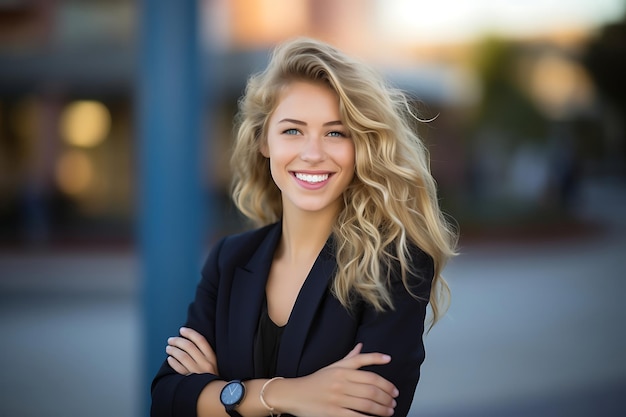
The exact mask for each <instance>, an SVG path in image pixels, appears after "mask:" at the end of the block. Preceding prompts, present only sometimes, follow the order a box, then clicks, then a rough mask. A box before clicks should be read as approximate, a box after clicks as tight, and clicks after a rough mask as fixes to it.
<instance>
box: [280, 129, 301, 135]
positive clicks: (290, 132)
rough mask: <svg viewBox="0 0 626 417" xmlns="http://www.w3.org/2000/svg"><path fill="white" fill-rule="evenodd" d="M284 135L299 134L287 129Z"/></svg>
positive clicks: (296, 130)
mask: <svg viewBox="0 0 626 417" xmlns="http://www.w3.org/2000/svg"><path fill="white" fill-rule="evenodd" d="M283 133H284V134H285V135H297V134H299V133H300V132H298V129H287V130H285V131H284V132H283Z"/></svg>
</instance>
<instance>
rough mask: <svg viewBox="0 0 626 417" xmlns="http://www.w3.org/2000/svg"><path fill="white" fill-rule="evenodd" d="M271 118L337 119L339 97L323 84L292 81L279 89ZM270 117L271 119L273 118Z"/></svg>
mask: <svg viewBox="0 0 626 417" xmlns="http://www.w3.org/2000/svg"><path fill="white" fill-rule="evenodd" d="M273 113H274V114H273V116H274V117H275V116H279V115H290V117H291V116H294V117H295V116H296V115H299V116H300V117H305V116H306V117H307V118H313V117H314V116H319V117H329V116H332V117H333V118H334V119H335V120H338V118H339V96H338V95H337V93H336V92H335V91H333V90H332V89H331V88H330V87H328V86H326V85H325V84H323V83H317V82H309V81H292V82H290V83H288V84H286V85H285V86H283V87H282V88H281V91H280V93H279V95H278V98H277V102H276V108H275V109H274V112H273ZM274 117H272V118H274Z"/></svg>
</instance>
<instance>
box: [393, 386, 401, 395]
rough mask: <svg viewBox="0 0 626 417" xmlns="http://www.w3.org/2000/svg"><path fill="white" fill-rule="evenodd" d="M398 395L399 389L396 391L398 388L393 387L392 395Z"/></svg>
mask: <svg viewBox="0 0 626 417" xmlns="http://www.w3.org/2000/svg"><path fill="white" fill-rule="evenodd" d="M398 395H400V391H398V388H395V389H394V390H393V396H394V397H397V396H398Z"/></svg>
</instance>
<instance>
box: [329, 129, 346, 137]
mask: <svg viewBox="0 0 626 417" xmlns="http://www.w3.org/2000/svg"><path fill="white" fill-rule="evenodd" d="M328 136H330V137H333V138H345V137H346V134H345V133H343V132H339V131H337V130H334V131H332V132H329V133H328Z"/></svg>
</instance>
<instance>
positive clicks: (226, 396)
mask: <svg viewBox="0 0 626 417" xmlns="http://www.w3.org/2000/svg"><path fill="white" fill-rule="evenodd" d="M242 397H243V386H242V385H241V382H239V381H233V382H229V383H228V384H226V386H225V387H224V389H222V393H221V394H220V399H221V400H222V404H224V405H233V404H237V403H238V402H239V401H241V398H242Z"/></svg>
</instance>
